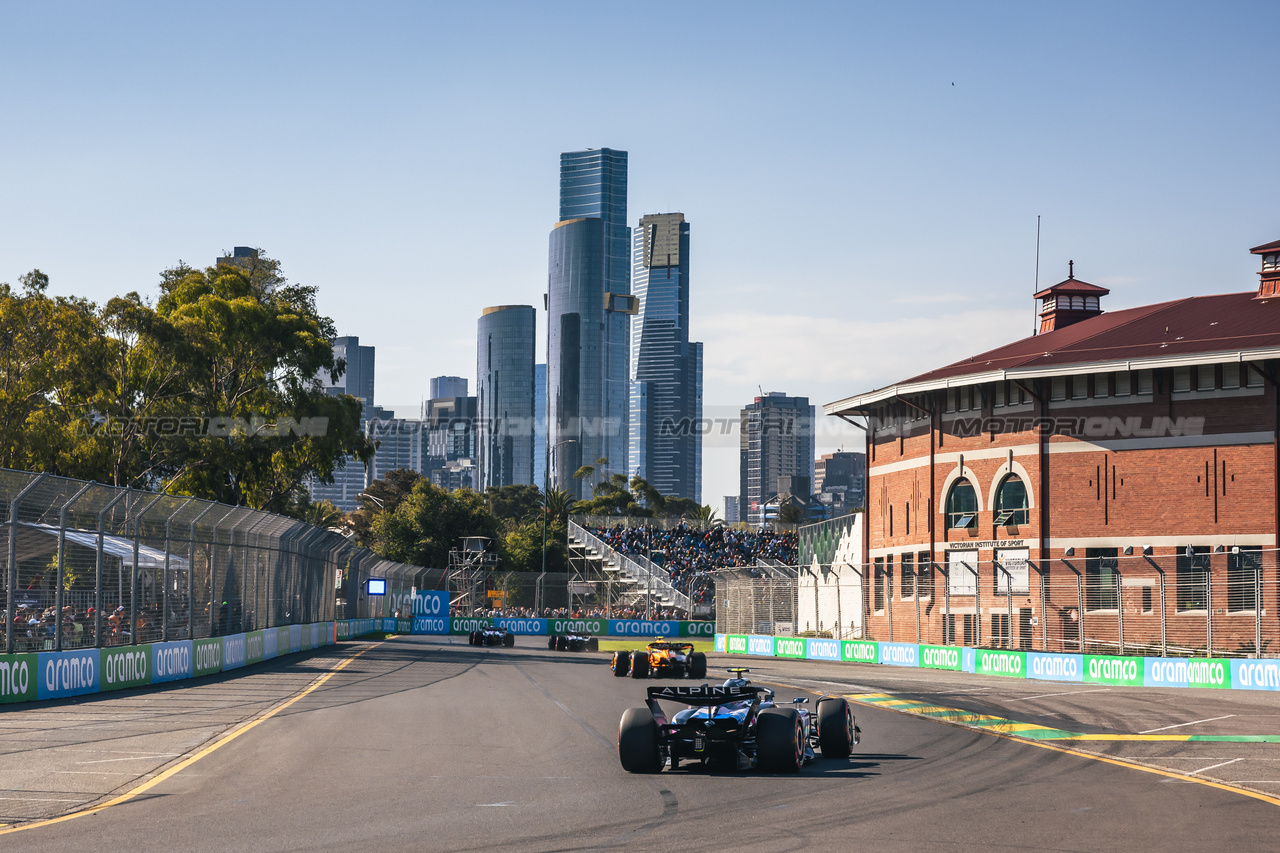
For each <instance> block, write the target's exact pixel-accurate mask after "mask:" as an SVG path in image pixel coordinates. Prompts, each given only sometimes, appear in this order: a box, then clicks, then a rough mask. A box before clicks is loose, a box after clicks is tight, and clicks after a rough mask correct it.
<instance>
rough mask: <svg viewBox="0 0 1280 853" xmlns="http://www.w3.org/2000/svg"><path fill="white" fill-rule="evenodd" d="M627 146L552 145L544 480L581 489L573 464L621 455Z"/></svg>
mask: <svg viewBox="0 0 1280 853" xmlns="http://www.w3.org/2000/svg"><path fill="white" fill-rule="evenodd" d="M629 232H630V229H628V228H627V152H625V151H614V150H612V149H609V148H600V149H592V150H588V151H575V152H570V153H567V154H561V155H560V221H559V222H557V223H556V226H555V228H553V229H552V231H551V238H550V252H549V255H550V258H549V263H548V267H549V269H548V276H547V303H546V304H547V410H548V411H547V415H548V419H547V446H548V448H549V452H550V456H551V460H552V470H551V484H552V485H553V486H556V487H558V488H562V489H565V490H567V491H568V492H569V493H570V494H571V495H574V496H576V497H584V496H586V495H585V491H584V489H583V487H582V483H581V482H580V481H578V480H575V479H574V478H573V473H574V472H575V471H576V470H577V469H578V468H579V466H581V465H583V464H589V465H595V464H597V460H599V459H605V460H607V461H606V462H604V463H602V467H604V468H605V469H606V470H607V472H608V473H610V474H615V473H616V474H624V473H626V472H627V471H628V463H627V440H628V430H627V417H628V393H627V390H628V388H627V385H628V376H627V356H628V352H627V338H628V331H629V329H628V326H629V323H628V321H629V318H630V315H632V314H635V313H636V300H635V297H634V296H631V283H630V279H631V276H630V274H629V269H628V263H627V246H628V244H629V242H630V233H629Z"/></svg>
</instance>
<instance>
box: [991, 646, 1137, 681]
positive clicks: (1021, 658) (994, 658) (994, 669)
mask: <svg viewBox="0 0 1280 853" xmlns="http://www.w3.org/2000/svg"><path fill="white" fill-rule="evenodd" d="M974 672H976V673H978V674H979V675H1004V676H1008V677H1009V678H1026V677H1027V653H1026V652H1011V651H990V650H987V649H978V651H977V657H976V658H975V662H974ZM1138 672H1139V674H1141V672H1142V667H1138Z"/></svg>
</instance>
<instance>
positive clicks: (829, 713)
mask: <svg viewBox="0 0 1280 853" xmlns="http://www.w3.org/2000/svg"><path fill="white" fill-rule="evenodd" d="M818 745H819V746H820V747H822V756H823V758H848V757H849V755H850V754H851V753H852V752H853V715H852V714H850V713H849V703H848V702H846V701H845V700H844V699H842V698H840V697H839V696H827V697H823V698H822V699H819V700H818Z"/></svg>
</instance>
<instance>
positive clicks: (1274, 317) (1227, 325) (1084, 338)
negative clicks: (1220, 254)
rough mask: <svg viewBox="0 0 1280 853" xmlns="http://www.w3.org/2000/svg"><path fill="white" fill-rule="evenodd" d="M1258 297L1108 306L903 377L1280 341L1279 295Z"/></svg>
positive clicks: (1197, 298) (1172, 353) (924, 378)
mask: <svg viewBox="0 0 1280 853" xmlns="http://www.w3.org/2000/svg"><path fill="white" fill-rule="evenodd" d="M1090 286H1092V285H1090ZM1256 296H1257V291H1254V290H1250V291H1249V292H1247V293H1224V294H1219V295H1216V296H1192V297H1190V298H1187V299H1177V300H1174V301H1172V302H1161V303H1158V304H1156V305H1143V306H1142V307H1140V308H1128V309H1125V310H1122V311H1109V312H1107V313H1105V314H1100V315H1098V316H1097V317H1090V318H1089V319H1087V320H1081V321H1079V322H1078V323H1074V324H1072V325H1070V326H1067V327H1066V328H1062V329H1056V330H1054V331H1052V332H1046V333H1045V334H1042V335H1035V336H1034V337H1030V338H1024V339H1023V340H1020V341H1015V342H1014V343H1011V344H1006V345H1005V346H1002V347H999V348H997V349H993V350H990V351H989V352H984V353H982V354H980V355H975V356H973V357H972V358H969V359H965V360H964V361H958V362H956V363H955V364H949V365H947V366H946V367H940V368H938V369H936V370H931V371H929V372H928V373H922V374H920V375H919V376H914V377H912V378H911V379H908V380H905V382H904V383H899V384H905V383H914V382H927V381H929V380H933V379H944V378H950V377H956V376H964V375H965V374H969V373H986V372H988V371H992V370H1010V369H1015V368H1043V367H1049V368H1052V367H1058V366H1066V365H1071V364H1085V363H1094V362H1100V361H1125V360H1133V359H1143V358H1160V357H1168V356H1177V355H1194V354H1197V353H1210V352H1224V351H1231V350H1251V349H1265V348H1268V347H1280V299H1272V300H1259V299H1256V298H1255V297H1256Z"/></svg>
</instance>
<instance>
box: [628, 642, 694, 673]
mask: <svg viewBox="0 0 1280 853" xmlns="http://www.w3.org/2000/svg"><path fill="white" fill-rule="evenodd" d="M609 667H610V668H611V669H612V670H613V674H614V675H615V676H617V677H618V678H622V677H623V676H624V675H630V676H631V677H632V678H645V677H646V676H650V675H652V676H656V677H658V678H706V677H707V656H706V655H705V654H703V653H702V652H695V651H694V650H693V643H671V642H668V641H666V640H664V639H662V638H661V637H659V638H658V639H656V640H654V641H653V642H652V643H650V644H649V645H648V646H647V647H646V648H643V649H637V650H635V651H633V652H614V653H613V660H612V661H611V662H610V664H609Z"/></svg>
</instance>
